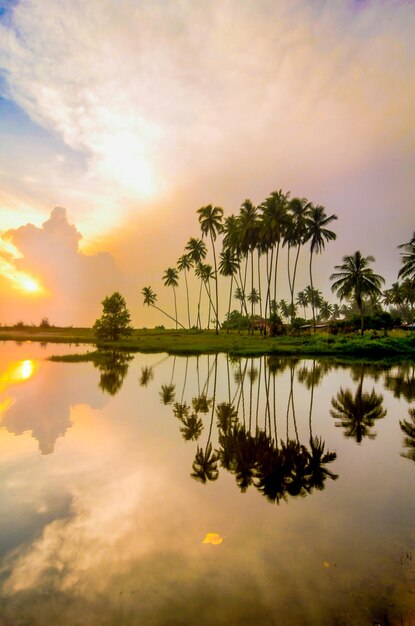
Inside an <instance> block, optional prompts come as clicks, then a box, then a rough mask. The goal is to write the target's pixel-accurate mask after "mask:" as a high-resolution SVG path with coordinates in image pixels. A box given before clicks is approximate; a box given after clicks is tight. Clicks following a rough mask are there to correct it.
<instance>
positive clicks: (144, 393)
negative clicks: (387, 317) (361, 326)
mask: <svg viewBox="0 0 415 626" xmlns="http://www.w3.org/2000/svg"><path fill="white" fill-rule="evenodd" d="M22 353H23V349H22V350H21V351H20V354H22ZM158 358H159V357H147V356H144V355H136V356H135V362H134V366H132V367H131V368H130V369H131V370H134V371H133V372H131V373H132V374H133V377H134V379H135V385H125V388H124V389H123V392H121V393H118V396H117V398H116V402H112V401H110V399H109V397H108V396H107V395H106V394H103V393H102V392H101V391H100V389H99V388H98V386H97V384H96V379H97V370H96V369H95V368H94V367H93V366H91V363H89V364H88V363H84V364H83V365H82V366H78V365H77V366H74V367H72V366H71V367H69V366H67V365H66V364H65V365H59V366H58V365H56V364H55V363H48V362H41V363H40V364H39V367H38V369H36V376H33V375H32V376H31V377H29V378H28V379H26V380H25V381H24V379H22V377H21V378H20V382H16V383H14V385H10V386H9V387H8V388H7V393H8V394H10V397H11V399H12V400H13V402H14V404H13V406H11V407H9V408H8V409H7V410H6V412H5V416H6V417H9V416H12V415H13V416H14V417H13V419H14V420H15V421H16V424H18V423H22V422H21V420H23V419H24V417H25V416H29V417H30V418H31V420H32V423H31V424H30V427H31V429H33V428H34V426H35V425H36V422H37V421H38V420H40V419H41V415H43V416H44V418H45V423H46V421H47V419H49V420H50V425H53V423H54V422H56V420H57V418H59V419H60V420H62V422H61V424H62V425H64V424H65V421H66V423H68V420H69V416H71V418H72V421H73V426H72V430H71V434H70V436H67V437H66V438H65V439H64V440H61V445H60V446H57V447H56V450H55V454H53V455H50V456H49V457H48V458H47V459H45V458H41V457H40V455H39V454H38V453H37V450H36V445H31V442H30V439H29V438H27V441H25V445H24V446H22V445H21V443H22V441H21V440H17V438H14V437H11V436H10V435H9V434H8V433H7V432H5V429H3V431H2V432H1V433H0V434H1V435H2V441H1V440H0V443H3V445H4V448H3V450H5V451H6V455H4V456H3V457H2V464H1V470H2V471H1V473H0V477H1V491H0V493H1V498H0V531H1V534H2V537H5V539H4V541H3V543H2V545H3V546H4V551H3V559H2V561H1V564H0V626H8V625H10V624H22V625H23V623H24V624H31V626H45V624H59V626H74V624H77V623H79V624H81V623H82V624H83V626H96V624H100V625H101V624H102V625H103V626H119V625H120V624H122V625H123V626H137V625H138V624H152V625H154V626H171V625H172V624H181V625H182V626H193V625H194V624H199V625H200V626H211V625H212V624H215V626H225V625H228V624H240V625H242V624H244V625H245V626H252V625H255V626H257V625H258V624H261V625H262V624H284V626H285V625H287V626H288V625H289V626H299V625H303V624H307V625H308V626H321V625H322V624H333V625H334V624H339V625H340V624H343V625H344V626H346V624H348V625H350V626H351V625H353V626H367V625H368V624H374V623H378V624H385V625H386V624H390V625H393V626H395V625H396V626H398V624H406V625H409V624H414V623H415V621H414V618H415V614H414V595H413V581H414V574H415V572H414V562H415V560H414V559H413V549H412V547H413V525H412V521H413V519H414V514H415V504H414V502H413V499H411V498H408V493H411V489H413V476H414V475H413V466H412V464H410V463H408V462H407V461H406V460H402V459H401V458H400V457H399V454H400V453H401V452H402V451H404V452H406V451H408V458H413V456H412V452H413V450H414V446H413V444H414V439H415V438H414V430H415V415H414V414H413V409H411V410H410V413H409V416H408V415H407V416H406V419H404V420H402V421H401V428H402V430H401V429H400V428H399V425H398V420H397V419H395V418H396V417H401V418H402V416H403V415H405V413H406V410H405V409H403V408H402V407H403V406H405V401H404V398H402V400H401V401H398V399H395V398H394V397H393V393H392V392H388V391H386V392H384V396H385V400H384V402H380V403H379V401H378V400H377V401H376V402H374V403H373V404H375V406H377V407H378V409H377V411H378V412H380V413H384V412H385V409H386V407H387V409H388V416H389V419H385V420H383V423H382V428H379V432H378V435H377V438H376V440H375V441H374V442H373V444H372V445H371V446H369V449H368V450H367V451H368V452H370V453H368V454H366V448H365V447H364V446H363V447H361V448H359V449H357V445H356V443H355V441H353V440H350V439H349V440H345V439H344V438H343V436H342V433H341V432H340V431H339V429H338V428H335V427H334V426H335V421H337V420H334V419H332V418H330V414H329V408H330V399H331V398H332V396H333V395H334V399H335V400H336V401H337V399H338V393H337V392H338V390H339V389H340V386H341V385H343V388H344V389H348V388H349V390H350V394H351V399H352V400H353V401H355V400H356V396H357V398H358V399H359V398H360V397H364V396H365V392H364V388H365V383H366V388H367V389H368V391H369V392H370V391H371V390H372V388H373V391H376V394H375V395H376V396H377V398H378V399H379V398H381V396H380V391H381V387H380V385H381V383H382V382H383V380H384V378H385V377H386V374H385V373H383V374H382V375H381V376H379V378H378V382H377V383H376V385H375V382H373V385H372V384H370V385H369V384H368V379H367V377H366V374H367V373H368V376H369V377H372V376H373V374H372V372H370V371H369V372H368V370H367V369H365V368H363V372H364V378H365V380H364V382H363V385H362V384H361V379H362V367H361V366H360V365H359V366H355V368H354V372H353V377H354V378H355V379H356V382H353V379H352V380H350V378H351V377H350V373H349V371H346V370H345V369H344V370H343V371H342V370H341V368H340V366H339V365H336V366H331V364H330V365H329V366H326V363H324V364H321V363H320V362H318V361H317V360H314V361H312V360H307V361H305V360H299V361H293V360H285V362H284V360H281V359H280V360H279V362H278V365H277V367H275V365H276V364H277V361H276V360H275V359H267V358H265V359H251V358H248V359H245V358H243V359H233V360H231V359H226V357H225V356H223V355H219V356H218V357H212V356H210V357H209V359H208V358H207V356H204V357H199V358H198V359H192V358H189V359H188V360H187V359H186V360H185V359H177V364H176V368H175V371H174V375H172V374H173V372H172V371H171V364H172V361H173V359H171V358H170V360H169V361H168V362H167V363H166V364H165V366H164V367H163V368H160V370H159V369H157V368H156V365H157V364H155V362H156V361H157V359H158ZM150 359H151V360H150ZM146 360H147V362H148V364H151V369H150V367H149V368H148V372H151V373H152V374H153V375H154V378H153V379H152V375H150V376H148V375H147V374H148V372H147V373H145V374H146V375H145V376H144V382H145V383H146V384H143V385H141V378H140V368H141V373H143V370H145V369H146V368H145V367H144V365H145V362H146ZM16 361H17V358H16V357H15V358H14V362H16ZM20 361H21V362H22V361H23V359H20ZM90 361H92V359H90ZM109 361H111V359H109ZM196 362H197V367H196ZM192 364H193V366H192ZM173 365H174V364H173ZM136 367H137V369H135V368H136ZM330 367H332V370H331V373H330V375H328V374H329V369H330ZM173 369H174V368H173ZM24 371H25V368H23V369H22V370H21V373H22V372H24ZM28 371H29V369H28V368H27V369H26V372H28ZM160 371H161V378H160V380H159V381H156V382H155V384H154V386H153V387H152V385H151V380H154V379H157V377H158V375H159V373H160ZM396 372H397V368H396V367H391V368H389V373H393V374H394V375H395V374H396ZM235 374H236V376H235ZM326 374H327V377H326ZM376 376H378V374H377V373H376ZM124 380H125V379H124ZM345 380H347V382H345ZM23 382H24V384H21V383H23ZM121 382H122V381H121ZM130 382H131V380H130ZM161 382H163V383H165V384H166V385H173V386H174V387H175V400H174V402H173V403H172V404H170V405H168V406H167V407H164V405H162V404H160V398H159V396H158V391H159V389H160V384H161ZM139 383H140V384H139ZM299 383H300V384H299ZM147 385H148V387H147V388H146V386H147ZM359 386H360V390H359ZM111 388H112V389H113V388H114V387H113V386H112V385H111ZM118 389H120V387H118ZM366 395H367V396H369V397H370V396H371V395H372V394H371V393H367V394H366ZM2 400H3V396H0V402H1V401H2ZM154 402H156V403H159V407H158V411H157V412H156V411H155V410H154ZM79 403H80V404H81V405H82V406H81V407H79V410H76V405H77V404H79ZM360 403H362V402H361V401H360ZM93 404H94V407H93ZM355 404H356V402H355ZM137 407H138V408H139V410H137ZM73 408H75V410H74V411H73V410H72V409H73ZM97 408H100V409H104V410H102V411H100V410H96V409H97ZM332 409H333V410H334V408H333V405H332ZM171 413H173V415H174V417H173V418H171V417H170V418H169V417H168V416H169V414H171ZM375 413H376V411H375ZM166 415H167V418H166ZM372 418H373V415H372ZM179 431H180V432H179ZM403 437H405V440H404V444H405V450H403V448H402V438H403ZM185 442H186V443H185ZM14 446H16V447H14ZM327 448H328V449H329V450H335V451H336V452H329V451H328V450H327ZM22 450H23V454H22ZM356 452H359V454H358V455H356ZM336 454H337V459H336ZM6 457H7V458H6ZM357 457H358V462H355V460H356V459H357ZM74 459H75V460H76V461H75V462H74ZM340 465H341V467H342V469H341V478H342V480H338V481H336V482H333V481H334V480H335V478H336V474H335V473H334V472H335V471H336V473H340V470H339V467H340ZM379 467H382V468H383V470H384V472H385V475H387V480H379ZM191 468H192V469H191ZM191 472H192V473H193V475H194V478H196V479H197V480H198V481H201V482H204V483H206V484H205V485H199V484H197V483H196V482H195V481H193V480H192V479H190V478H189V474H190V473H191ZM218 476H219V479H218V480H216V479H217V478H218ZM209 481H214V483H213V484H211V485H210V483H209ZM235 483H236V485H237V486H238V488H237V489H235ZM356 485H358V489H357V488H356ZM209 487H210V488H209ZM323 489H324V492H323V493H322V494H321V495H320V493H319V492H320V491H321V490H323ZM240 491H241V492H246V495H244V496H242V495H241V493H240ZM309 494H313V496H312V497H308V496H309ZM262 496H264V497H262ZM62 497H64V499H65V502H67V505H66V506H65V507H64V508H62V507H60V506H59V507H56V506H54V505H53V503H54V502H55V503H56V501H57V500H59V498H62ZM284 500H287V501H289V502H290V506H283V502H282V501H284ZM267 501H270V502H275V503H278V502H279V503H280V507H279V508H277V507H276V506H269V505H268V504H267ZM48 511H49V513H48ZM351 511H352V512H353V514H351ZM22 519H24V520H25V532H24V534H19V530H17V532H15V527H17V528H18V527H19V524H20V523H21V520H22Z"/></svg>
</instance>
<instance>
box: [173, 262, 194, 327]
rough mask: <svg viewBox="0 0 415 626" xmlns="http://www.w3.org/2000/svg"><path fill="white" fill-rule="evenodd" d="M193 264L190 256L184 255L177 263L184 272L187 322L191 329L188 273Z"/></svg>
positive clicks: (178, 267) (180, 270)
mask: <svg viewBox="0 0 415 626" xmlns="http://www.w3.org/2000/svg"><path fill="white" fill-rule="evenodd" d="M192 265H193V263H192V260H191V258H190V256H189V255H188V254H182V256H181V257H180V258H179V260H178V261H177V269H178V270H179V272H184V281H185V283H186V299H187V321H188V324H189V328H190V304H189V285H188V284H187V272H188V271H189V270H190V268H191V267H192Z"/></svg>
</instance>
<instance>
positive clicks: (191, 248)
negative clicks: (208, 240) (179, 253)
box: [185, 237, 207, 328]
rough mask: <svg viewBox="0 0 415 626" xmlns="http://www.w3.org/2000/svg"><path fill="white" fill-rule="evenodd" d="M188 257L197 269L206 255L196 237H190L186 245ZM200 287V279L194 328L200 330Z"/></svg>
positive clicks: (203, 245)
mask: <svg viewBox="0 0 415 626" xmlns="http://www.w3.org/2000/svg"><path fill="white" fill-rule="evenodd" d="M185 250H187V253H188V256H189V258H190V260H191V261H192V263H193V265H194V266H195V267H196V268H197V266H198V265H199V263H201V262H202V261H203V260H204V259H205V258H206V254H207V248H206V244H205V242H204V241H202V239H197V238H196V237H191V238H190V239H189V241H188V242H187V244H186V248H185ZM202 286H203V281H202V279H200V289H199V300H198V303H197V318H196V326H198V327H199V328H202V325H201V319H200V299H201V297H202Z"/></svg>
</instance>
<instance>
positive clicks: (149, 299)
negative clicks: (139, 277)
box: [141, 287, 185, 330]
mask: <svg viewBox="0 0 415 626" xmlns="http://www.w3.org/2000/svg"><path fill="white" fill-rule="evenodd" d="M141 294H142V295H143V296H144V305H145V306H149V307H150V306H152V307H153V308H154V309H157V311H160V313H163V315H166V316H167V317H168V318H169V319H171V320H173V322H176V324H179V326H181V327H182V328H183V329H184V330H185V328H184V326H183V324H181V323H180V322H179V321H178V320H177V319H175V318H174V317H172V316H171V315H169V314H168V313H166V311H163V309H160V307H158V306H156V304H155V303H156V301H157V295H156V294H155V293H154V291H153V290H152V288H151V287H144V288H143V289H142V290H141Z"/></svg>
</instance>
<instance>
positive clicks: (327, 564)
mask: <svg viewBox="0 0 415 626" xmlns="http://www.w3.org/2000/svg"><path fill="white" fill-rule="evenodd" d="M323 565H324V567H331V563H329V562H328V561H323Z"/></svg>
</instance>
